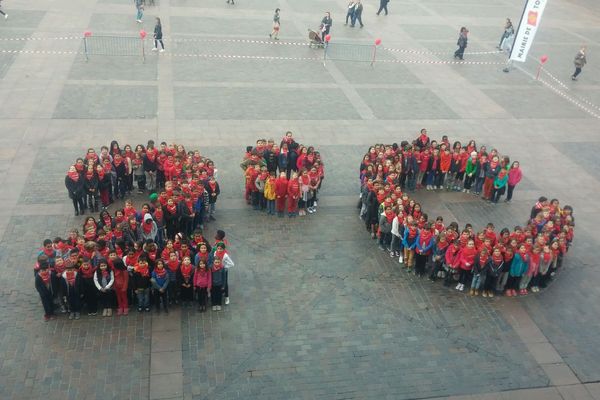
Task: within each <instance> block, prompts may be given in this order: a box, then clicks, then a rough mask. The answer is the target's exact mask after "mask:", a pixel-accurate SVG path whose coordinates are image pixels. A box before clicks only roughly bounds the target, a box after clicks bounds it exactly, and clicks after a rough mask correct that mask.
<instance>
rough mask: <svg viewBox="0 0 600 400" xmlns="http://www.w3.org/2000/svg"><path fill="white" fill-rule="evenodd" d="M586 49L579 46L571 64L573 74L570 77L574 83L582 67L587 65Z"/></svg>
mask: <svg viewBox="0 0 600 400" xmlns="http://www.w3.org/2000/svg"><path fill="white" fill-rule="evenodd" d="M585 52H586V47H585V46H581V49H579V51H578V52H577V54H576V55H575V59H574V60H573V64H575V73H573V76H571V79H572V80H574V81H576V80H577V75H579V74H580V73H581V70H582V69H583V66H584V65H585V64H587V58H586V57H585Z"/></svg>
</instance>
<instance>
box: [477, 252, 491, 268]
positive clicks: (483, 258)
mask: <svg viewBox="0 0 600 400" xmlns="http://www.w3.org/2000/svg"><path fill="white" fill-rule="evenodd" d="M489 258H490V256H489V255H488V254H487V253H486V255H485V256H482V255H481V253H480V254H479V265H485V263H487V260H488V259H489Z"/></svg>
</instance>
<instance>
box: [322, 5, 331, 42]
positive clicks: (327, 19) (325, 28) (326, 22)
mask: <svg viewBox="0 0 600 400" xmlns="http://www.w3.org/2000/svg"><path fill="white" fill-rule="evenodd" d="M331 25H333V20H332V19H331V13H330V12H329V11H327V12H326V13H325V16H324V17H323V19H322V20H321V39H323V40H325V36H327V35H329V30H330V29H331Z"/></svg>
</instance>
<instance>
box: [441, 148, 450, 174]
mask: <svg viewBox="0 0 600 400" xmlns="http://www.w3.org/2000/svg"><path fill="white" fill-rule="evenodd" d="M451 163H452V154H450V153H448V154H446V152H443V153H441V154H440V170H441V171H442V172H448V171H450V164H451Z"/></svg>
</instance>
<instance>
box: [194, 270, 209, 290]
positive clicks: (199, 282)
mask: <svg viewBox="0 0 600 400" xmlns="http://www.w3.org/2000/svg"><path fill="white" fill-rule="evenodd" d="M194 287H197V288H208V289H210V288H211V287H212V273H211V272H210V270H209V269H208V268H204V272H202V270H201V269H200V268H196V273H195V274H194Z"/></svg>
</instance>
